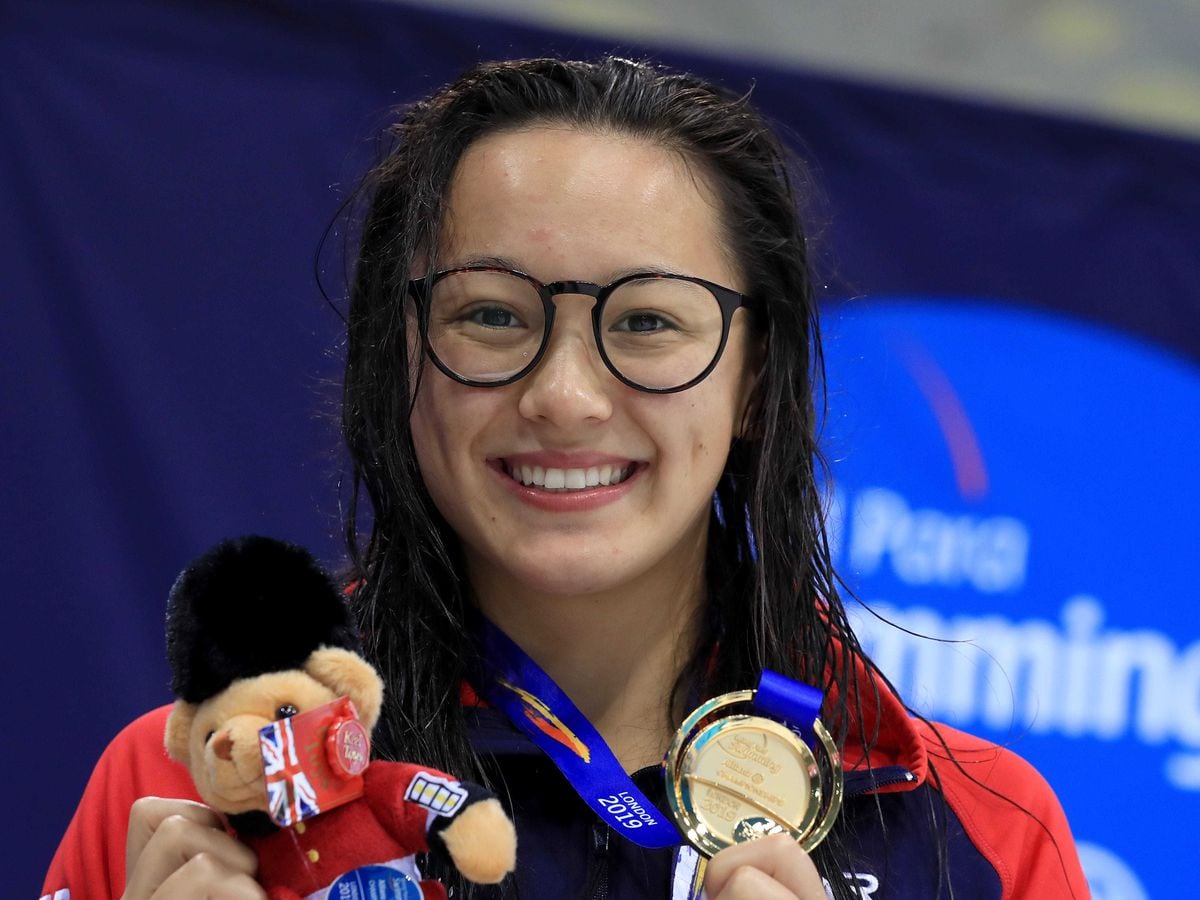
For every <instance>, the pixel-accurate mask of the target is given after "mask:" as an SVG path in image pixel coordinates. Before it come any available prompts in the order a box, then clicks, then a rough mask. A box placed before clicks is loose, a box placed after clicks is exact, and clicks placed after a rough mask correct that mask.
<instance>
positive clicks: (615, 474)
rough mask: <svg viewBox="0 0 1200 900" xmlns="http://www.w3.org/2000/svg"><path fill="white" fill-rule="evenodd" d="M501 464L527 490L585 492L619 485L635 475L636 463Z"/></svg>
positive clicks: (507, 462) (508, 462)
mask: <svg viewBox="0 0 1200 900" xmlns="http://www.w3.org/2000/svg"><path fill="white" fill-rule="evenodd" d="M500 465H501V467H502V468H503V469H504V472H505V474H506V475H508V477H509V478H511V479H513V480H514V481H516V482H518V483H520V484H523V485H525V486H526V487H538V488H541V489H542V490H545V491H563V492H570V491H584V490H587V489H588V488H595V487H609V486H611V485H617V484H620V483H621V482H622V481H624V480H625V479H626V478H628V477H629V476H630V475H632V474H633V471H634V469H635V468H636V467H637V464H636V463H632V462H630V463H625V464H616V465H614V464H612V463H603V464H601V465H596V466H586V467H585V466H578V467H570V466H563V467H558V466H540V465H536V464H529V463H525V464H521V463H515V462H513V461H511V460H507V459H502V460H500Z"/></svg>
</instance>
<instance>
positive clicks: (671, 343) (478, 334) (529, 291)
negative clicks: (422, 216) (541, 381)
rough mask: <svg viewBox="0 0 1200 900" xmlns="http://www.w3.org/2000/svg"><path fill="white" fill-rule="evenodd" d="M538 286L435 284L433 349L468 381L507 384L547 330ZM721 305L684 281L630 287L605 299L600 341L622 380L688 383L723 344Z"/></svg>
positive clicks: (455, 279)
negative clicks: (506, 381) (622, 377)
mask: <svg viewBox="0 0 1200 900" xmlns="http://www.w3.org/2000/svg"><path fill="white" fill-rule="evenodd" d="M545 326H546V322H545V310H544V308H543V306H542V299H541V296H540V295H539V293H538V290H537V288H536V287H535V286H534V285H533V284H531V283H530V282H528V281H526V280H525V279H523V278H520V277H518V276H516V275H511V274H508V273H505V272H491V271H466V272H453V273H450V274H447V275H445V276H443V277H441V278H440V279H439V280H438V281H437V282H436V283H435V284H434V286H433V291H432V296H431V298H430V304H429V326H428V336H429V343H430V347H431V348H432V350H433V352H434V354H436V356H437V358H438V359H439V360H441V362H442V364H443V365H445V366H446V367H447V368H449V369H450V370H452V371H453V372H455V373H456V374H458V375H460V376H461V377H463V378H465V379H467V380H469V381H479V382H487V381H504V380H506V379H508V378H512V377H513V376H514V375H516V374H517V373H518V372H520V371H521V370H522V369H524V368H525V367H526V366H528V365H529V363H530V362H531V361H532V360H533V359H534V358H535V357H536V356H537V354H538V351H539V350H540V348H541V345H542V340H543V336H544V335H545V331H546V327H545ZM722 327H723V318H722V313H721V305H720V303H719V302H718V301H717V298H716V297H714V296H713V295H712V294H711V293H710V292H709V291H708V290H707V289H706V288H704V287H702V286H700V285H698V284H694V283H692V282H690V281H683V280H681V279H677V278H644V279H635V280H633V281H628V282H625V283H623V284H622V285H621V286H620V287H618V288H616V289H615V290H614V291H613V292H612V293H611V294H610V295H609V297H608V300H607V301H606V302H605V305H604V310H603V315H602V317H601V320H600V340H601V341H602V343H603V349H604V352H605V355H607V357H608V359H609V361H610V363H611V364H612V366H613V367H614V368H615V369H616V370H617V371H618V372H620V373H621V375H622V376H624V377H625V378H627V379H629V380H630V381H632V382H634V383H636V384H639V385H641V386H643V387H647V388H652V389H656V390H661V389H669V388H675V387H679V386H680V385H684V384H687V383H688V382H689V381H691V380H693V379H694V378H696V377H697V376H698V375H700V373H701V372H703V371H704V370H705V369H706V368H708V366H709V364H710V363H711V362H712V361H713V359H714V358H715V357H716V355H717V351H718V350H719V349H720V345H721V331H722Z"/></svg>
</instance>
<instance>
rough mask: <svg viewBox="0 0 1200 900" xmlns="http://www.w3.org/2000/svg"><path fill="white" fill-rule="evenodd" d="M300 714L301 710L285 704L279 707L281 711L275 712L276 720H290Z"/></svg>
mask: <svg viewBox="0 0 1200 900" xmlns="http://www.w3.org/2000/svg"><path fill="white" fill-rule="evenodd" d="M298 712H300V710H298V709H296V707H294V706H292V704H290V703H285V704H283V706H281V707H279V709H277V710H275V718H276V719H290V718H291V717H292V716H294V715H296V713H298Z"/></svg>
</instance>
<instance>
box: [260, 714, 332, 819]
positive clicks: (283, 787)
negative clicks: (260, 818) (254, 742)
mask: <svg viewBox="0 0 1200 900" xmlns="http://www.w3.org/2000/svg"><path fill="white" fill-rule="evenodd" d="M258 745H259V749H260V750H261V751H262V757H263V769H264V774H265V775H266V782H267V810H268V812H269V813H270V816H271V819H272V820H273V821H274V822H275V823H276V824H277V825H282V826H285V827H286V826H288V825H294V824H295V823H297V822H299V821H301V820H303V819H308V818H311V817H312V816H315V815H316V814H317V813H319V812H320V811H321V807H320V805H319V804H318V802H317V792H316V790H315V789H314V788H313V786H312V782H310V781H309V780H308V775H307V773H305V771H304V770H303V769H302V768H301V767H300V761H299V759H298V758H297V756H296V737H295V735H294V734H293V733H292V720H291V719H282V720H280V721H278V722H272V723H271V724H270V725H268V726H266V727H265V728H263V729H262V730H261V731H259V733H258Z"/></svg>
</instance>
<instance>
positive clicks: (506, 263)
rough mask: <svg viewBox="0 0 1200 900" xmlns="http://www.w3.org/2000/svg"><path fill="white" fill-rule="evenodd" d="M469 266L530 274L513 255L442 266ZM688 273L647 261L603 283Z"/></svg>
mask: <svg viewBox="0 0 1200 900" xmlns="http://www.w3.org/2000/svg"><path fill="white" fill-rule="evenodd" d="M468 266H494V267H496V268H498V269H511V270H512V271H514V272H522V273H524V274H527V275H528V274H529V272H528V270H526V269H525V267H524V266H522V265H521V264H520V263H518V262H517V261H516V260H515V259H512V258H511V257H508V256H467V257H464V258H463V259H461V260H459V261H457V262H455V263H453V264H449V263H443V264H442V267H444V268H447V269H461V268H465V267H468ZM687 274H690V273H688V272H680V271H678V270H676V269H669V268H666V267H665V266H658V265H653V264H650V263H647V264H645V265H639V266H631V267H629V268H625V269H619V270H617V271H614V272H609V273H608V278H607V280H606V281H604V282H601V284H611V283H612V282H614V281H619V280H620V279H622V278H624V277H626V276H627V275H687ZM555 280H556V281H557V280H563V281H583V280H584V279H582V278H570V279H555Z"/></svg>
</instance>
